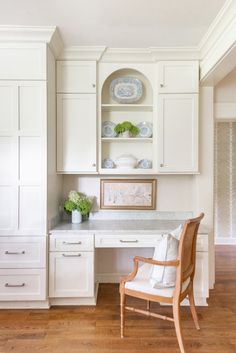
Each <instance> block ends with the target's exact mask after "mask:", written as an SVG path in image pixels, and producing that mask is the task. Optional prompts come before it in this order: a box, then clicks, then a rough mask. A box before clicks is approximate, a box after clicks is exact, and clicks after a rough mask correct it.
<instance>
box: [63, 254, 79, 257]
mask: <svg viewBox="0 0 236 353" xmlns="http://www.w3.org/2000/svg"><path fill="white" fill-rule="evenodd" d="M62 256H64V257H80V256H81V254H73V255H70V254H62Z"/></svg>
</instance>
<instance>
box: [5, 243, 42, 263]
mask: <svg viewBox="0 0 236 353" xmlns="http://www.w3.org/2000/svg"><path fill="white" fill-rule="evenodd" d="M43 267H46V237H1V238H0V268H43Z"/></svg>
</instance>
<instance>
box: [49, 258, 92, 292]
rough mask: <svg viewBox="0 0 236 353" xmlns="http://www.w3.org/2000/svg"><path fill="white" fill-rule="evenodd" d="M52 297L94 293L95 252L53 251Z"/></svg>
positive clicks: (50, 282)
mask: <svg viewBox="0 0 236 353" xmlns="http://www.w3.org/2000/svg"><path fill="white" fill-rule="evenodd" d="M49 271H50V273H49V284H50V288H49V295H50V297H54V298H56V297H59V298H60V297H61V298H62V297H65V298H69V297H90V296H93V295H94V274H93V273H94V253H93V252H51V253H50V270H49Z"/></svg>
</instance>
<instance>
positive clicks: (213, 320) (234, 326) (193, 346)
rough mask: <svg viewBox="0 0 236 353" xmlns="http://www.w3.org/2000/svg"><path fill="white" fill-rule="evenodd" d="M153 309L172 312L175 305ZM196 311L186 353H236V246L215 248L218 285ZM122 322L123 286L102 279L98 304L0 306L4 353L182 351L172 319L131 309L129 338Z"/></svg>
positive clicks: (186, 316) (186, 327) (187, 320)
mask: <svg viewBox="0 0 236 353" xmlns="http://www.w3.org/2000/svg"><path fill="white" fill-rule="evenodd" d="M128 303H130V304H131V303H132V304H135V305H138V306H139V307H140V308H141V307H143V308H144V306H145V304H144V303H142V301H139V300H136V299H130V300H128ZM153 310H154V311H157V312H160V313H162V314H165V313H166V314H170V311H171V308H170V307H159V305H153ZM197 311H198V315H199V320H200V326H201V330H200V331H197V330H195V328H194V324H193V321H192V318H191V316H190V313H189V308H187V307H183V308H182V325H183V334H184V339H185V344H186V351H187V353H196V352H198V353H213V352H214V353H236V246H218V247H217V248H216V286H215V289H214V290H212V291H211V294H210V300H209V306H208V307H201V308H198V310H197ZM119 325H120V321H119V294H118V286H117V285H114V284H103V285H101V286H100V289H99V297H98V304H97V306H96V307H54V308H51V309H50V310H2V311H0V353H10V352H11V353H36V352H37V353H111V352H112V353H128V352H129V353H141V352H142V353H179V349H178V344H177V340H176V336H175V330H174V326H173V324H172V323H171V322H165V321H162V320H158V319H153V318H146V317H143V316H141V315H138V314H134V313H129V312H127V313H126V338H124V339H120V328H119Z"/></svg>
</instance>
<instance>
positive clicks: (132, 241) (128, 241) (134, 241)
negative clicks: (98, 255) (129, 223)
mask: <svg viewBox="0 0 236 353" xmlns="http://www.w3.org/2000/svg"><path fill="white" fill-rule="evenodd" d="M120 242H121V243H138V240H137V239H136V240H122V239H120Z"/></svg>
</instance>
